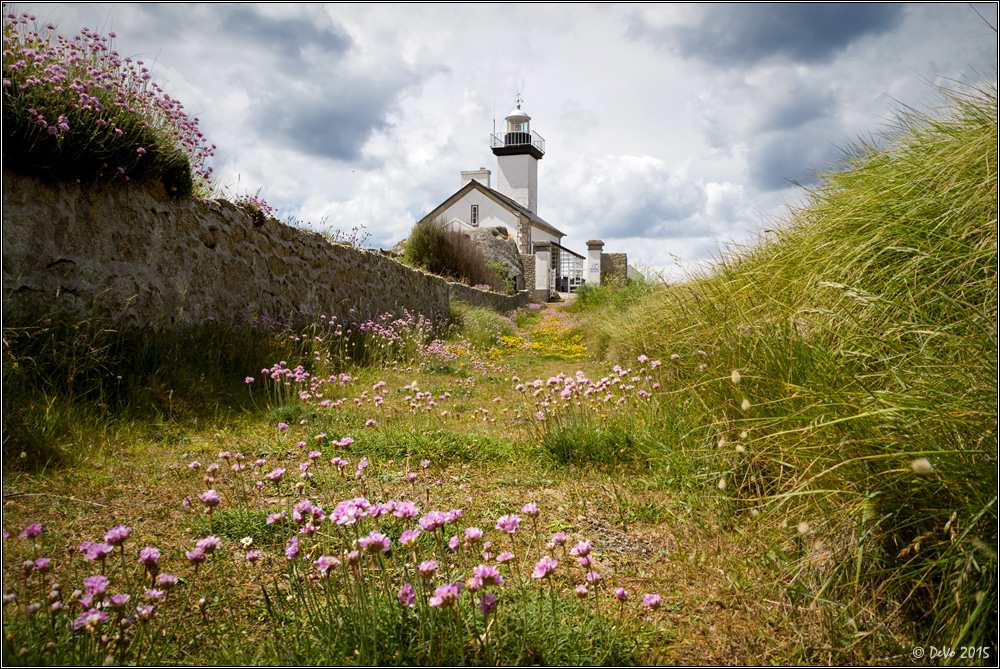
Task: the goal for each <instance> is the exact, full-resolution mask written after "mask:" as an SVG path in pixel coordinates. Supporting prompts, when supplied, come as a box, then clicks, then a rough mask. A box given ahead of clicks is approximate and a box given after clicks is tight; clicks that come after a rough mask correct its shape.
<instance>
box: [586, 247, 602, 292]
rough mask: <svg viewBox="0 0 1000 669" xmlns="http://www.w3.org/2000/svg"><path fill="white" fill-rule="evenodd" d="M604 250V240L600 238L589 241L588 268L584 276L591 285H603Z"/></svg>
mask: <svg viewBox="0 0 1000 669" xmlns="http://www.w3.org/2000/svg"><path fill="white" fill-rule="evenodd" d="M603 250H604V242H602V241H601V240H600V239H590V240H588V241H587V268H586V271H585V272H584V274H583V277H584V279H586V281H587V283H588V284H590V285H591V286H595V287H596V286H599V285H601V251H603Z"/></svg>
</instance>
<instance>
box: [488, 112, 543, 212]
mask: <svg viewBox="0 0 1000 669" xmlns="http://www.w3.org/2000/svg"><path fill="white" fill-rule="evenodd" d="M504 121H505V123H506V129H505V131H504V132H502V133H496V134H494V135H492V136H491V137H490V148H491V149H492V150H493V155H495V156H496V157H497V172H498V174H497V190H498V191H499V192H500V193H501V194H503V195H506V196H507V197H509V198H510V199H512V200H514V201H515V202H517V203H518V204H520V205H521V206H522V207H524V208H525V209H527V210H528V211H530V212H531V213H532V214H536V215H537V214H538V161H539V160H541V159H542V157H543V156H544V155H545V140H544V139H542V137H541V135H539V134H538V133H537V132H534V131H533V130H532V129H531V117H530V116H528V114H527V112H525V111H524V110H523V109H521V99H520V97H518V99H517V105H516V106H515V107H514V108H513V109H512V110H511V111H510V113H509V114H507V117H506V118H505V119H504Z"/></svg>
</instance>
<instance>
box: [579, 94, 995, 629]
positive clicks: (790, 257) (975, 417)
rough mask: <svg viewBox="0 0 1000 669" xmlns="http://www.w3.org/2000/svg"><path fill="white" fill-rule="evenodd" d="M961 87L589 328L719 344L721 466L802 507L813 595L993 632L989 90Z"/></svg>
mask: <svg viewBox="0 0 1000 669" xmlns="http://www.w3.org/2000/svg"><path fill="white" fill-rule="evenodd" d="M951 103H952V104H951V105H950V109H949V110H948V111H947V113H945V114H944V115H942V116H941V117H940V118H932V117H926V116H910V117H906V118H904V119H903V120H901V121H900V123H899V125H898V127H897V128H895V132H893V133H891V136H890V137H889V138H888V140H887V141H886V143H885V144H884V146H882V147H878V148H876V147H871V146H860V147H857V149H856V150H855V151H854V154H853V156H852V157H851V158H850V159H849V162H848V164H847V165H846V166H845V168H846V169H844V170H843V171H840V172H836V173H832V174H828V175H826V181H825V183H824V185H822V186H821V187H819V188H818V189H816V190H815V191H814V192H812V193H811V196H812V198H811V203H810V204H809V205H808V206H806V207H805V208H803V209H801V210H799V211H796V212H793V213H792V214H791V216H790V220H789V221H787V224H786V225H783V226H780V227H779V229H778V231H777V232H776V233H775V234H774V235H773V236H771V237H768V238H767V239H765V240H763V241H762V243H760V244H759V245H757V246H755V247H752V248H748V249H743V250H741V251H740V252H738V253H737V254H735V255H733V256H731V257H728V258H725V259H723V260H721V261H720V262H719V263H718V264H717V265H716V266H715V267H714V268H713V270H712V271H711V273H710V274H706V275H705V276H703V277H701V278H698V279H695V280H693V281H690V282H688V283H685V284H681V285H675V286H667V287H664V288H663V289H662V290H660V291H657V292H655V293H654V294H652V295H649V296H648V297H647V298H646V299H644V300H641V301H640V302H638V304H636V305H634V307H633V308H632V309H630V310H628V311H624V312H606V313H608V314H609V315H610V317H609V318H608V319H606V320H605V321H604V322H603V324H602V327H601V328H600V331H599V332H598V333H597V334H596V335H595V337H594V340H595V341H596V342H599V343H601V345H602V346H603V348H604V349H605V351H606V354H607V355H608V356H609V357H612V358H615V359H618V358H623V357H626V356H629V355H635V354H639V353H646V354H648V355H651V356H654V355H655V356H660V357H666V356H669V355H670V354H672V353H676V354H679V355H680V356H681V361H683V360H684V359H685V358H689V357H690V356H691V354H692V353H693V352H694V351H695V350H698V349H701V350H704V351H705V352H707V353H708V356H707V358H705V361H706V362H707V364H708V368H707V370H706V372H705V374H704V376H703V380H701V381H699V382H698V383H697V386H698V387H697V390H698V392H697V396H698V399H699V402H700V405H701V406H702V407H703V409H702V412H701V413H702V415H701V418H700V420H701V423H702V424H709V425H712V426H713V434H715V435H716V436H719V437H723V438H725V437H729V439H730V440H731V441H734V440H740V435H742V439H741V440H740V444H741V448H743V449H745V450H744V451H743V452H742V453H739V454H737V455H735V456H734V457H732V458H730V459H729V460H728V461H727V462H725V463H720V466H719V469H720V470H722V472H723V474H724V475H725V476H728V477H729V479H730V481H731V483H734V484H735V485H730V487H729V490H730V493H731V495H732V497H733V499H734V500H735V501H736V502H738V503H739V504H740V505H742V506H744V507H746V508H747V509H749V510H754V511H755V512H756V511H767V512H770V513H772V514H774V517H775V518H779V519H781V522H791V523H793V524H794V523H798V522H806V523H808V524H809V527H808V536H807V537H804V538H805V539H806V540H807V541H808V542H809V543H812V544H813V545H814V551H813V552H814V553H815V555H814V556H813V557H814V560H813V564H814V565H819V567H818V568H810V567H807V566H805V565H803V568H802V570H801V573H800V578H801V580H802V583H803V587H804V589H805V590H806V591H807V592H808V593H809V594H810V596H825V597H834V598H836V599H838V600H840V601H857V602H862V603H864V605H865V606H875V607H882V608H883V610H887V611H892V610H896V609H903V610H905V611H906V612H907V613H908V614H910V615H911V616H913V617H914V618H915V619H917V620H919V621H920V622H921V624H922V626H923V629H925V630H927V631H928V632H929V633H930V636H933V637H934V638H938V639H941V640H942V641H944V640H947V641H948V642H949V643H950V644H951V645H956V644H959V643H960V642H961V643H973V644H979V645H981V644H983V643H985V642H987V641H989V640H992V642H993V643H995V639H996V611H997V609H996V601H997V583H996V546H997V534H996V532H997V529H996V528H997V512H996V505H997V479H996V474H995V471H996V465H997V433H996V426H997V413H996V409H997V405H996V397H997V386H996V373H997V369H996V364H997V301H996V300H997V175H996V168H997V103H996V91H995V90H988V91H979V92H973V93H970V94H959V95H955V96H954V97H953V98H952V99H951ZM592 320H593V319H592ZM731 370H738V371H739V373H740V375H741V377H742V378H741V379H740V380H739V385H734V383H733V381H732V379H731V378H730V372H731ZM692 387H693V386H692ZM743 398H746V399H747V400H748V401H749V402H750V405H751V406H750V407H749V409H747V410H744V409H742V408H741V404H742V399H743ZM692 422H694V423H697V422H698V420H693V421H692ZM921 459H925V460H926V461H927V463H928V464H929V465H930V466H931V468H932V469H931V471H930V472H929V473H927V474H921V473H920V472H921V471H923V470H924V469H925V468H924V467H923V463H922V462H920V460H921ZM803 528H805V526H803Z"/></svg>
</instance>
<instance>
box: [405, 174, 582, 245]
mask: <svg viewBox="0 0 1000 669" xmlns="http://www.w3.org/2000/svg"><path fill="white" fill-rule="evenodd" d="M473 189H476V190H479V191H480V192H482V193H483V194H485V195H487V196H488V197H490V198H492V199H493V200H494V201H496V202H497V204H499V205H500V206H502V207H504V208H505V209H507V210H509V211H510V212H511V213H513V214H517V215H518V216H523V217H524V218H527V219H528V220H529V221H531V223H532V225H535V226H537V227H539V228H542V229H543V230H545V231H547V232H549V233H551V234H553V235H556V236H558V237H565V236H566V233H565V232H562V231H560V230H559V229H557V228H556V227H555V226H554V225H552V224H551V223H548V222H546V221H545V220H544V219H542V218H541V217H539V215H538V214H536V213H535V212H533V211H531V210H530V209H528V208H527V207H525V206H524V205H522V204H521V203H520V202H518V201H517V200H513V199H511V198H509V197H507V196H506V195H504V194H503V193H500V192H499V191H495V190H493V189H492V188H487V187H486V186H484V185H483V184H481V183H479V182H478V181H476V180H475V179H473V180H471V181H469V183H467V184H465V185H464V186H462V187H461V188H460V189H458V190H457V191H455V193H454V194H453V195H452V196H451V197H449V198H448V199H447V200H445V201H444V202H442V203H441V204H439V205H438V206H437V207H436V208H435V209H434V211H432V212H431V213H429V214H427V215H426V216H424V219H433V218H434V217H435V216H437V215H438V214H440V213H441V212H442V211H444V210H445V209H447V208H448V207H450V206H451V205H452V204H454V203H455V202H456V201H457V200H460V199H461V198H462V197H464V196H465V194H466V193H468V192H469V191H471V190H473Z"/></svg>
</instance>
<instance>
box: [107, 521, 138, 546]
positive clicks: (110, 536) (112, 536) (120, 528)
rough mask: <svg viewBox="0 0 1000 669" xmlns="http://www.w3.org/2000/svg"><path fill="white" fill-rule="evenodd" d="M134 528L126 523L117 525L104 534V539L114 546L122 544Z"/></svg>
mask: <svg viewBox="0 0 1000 669" xmlns="http://www.w3.org/2000/svg"><path fill="white" fill-rule="evenodd" d="M131 532H132V529H131V528H129V527H125V526H124V525H115V526H114V527H112V528H111V529H110V530H108V533H107V534H105V535H104V541H105V542H106V543H109V544H111V545H112V546H121V545H122V544H124V543H125V541H126V540H127V539H128V535H129V534H131Z"/></svg>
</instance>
